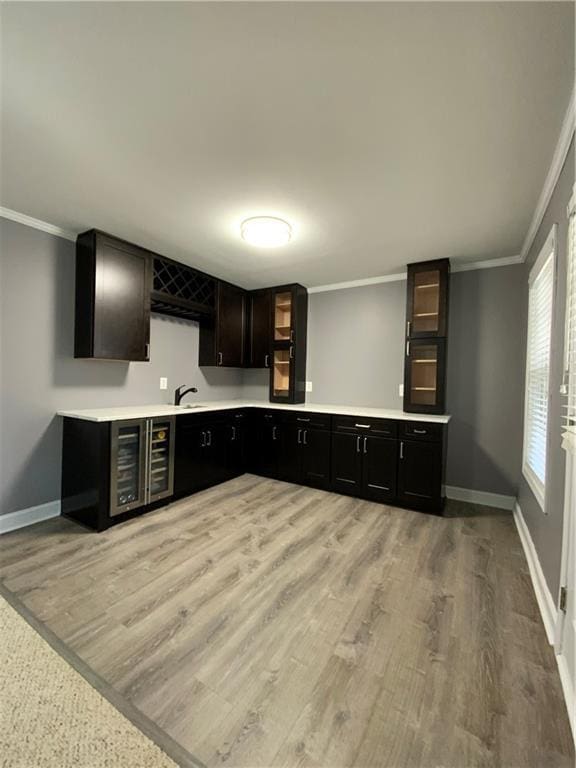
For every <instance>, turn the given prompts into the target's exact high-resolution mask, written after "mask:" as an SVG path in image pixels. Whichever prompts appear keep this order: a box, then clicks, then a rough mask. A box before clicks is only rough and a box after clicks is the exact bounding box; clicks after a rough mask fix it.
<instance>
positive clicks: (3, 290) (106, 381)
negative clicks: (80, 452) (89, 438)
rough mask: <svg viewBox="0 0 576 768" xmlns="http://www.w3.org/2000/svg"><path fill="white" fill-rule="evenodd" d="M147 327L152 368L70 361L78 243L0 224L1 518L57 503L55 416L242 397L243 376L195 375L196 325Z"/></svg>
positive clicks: (157, 321) (164, 322)
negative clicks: (176, 395)
mask: <svg viewBox="0 0 576 768" xmlns="http://www.w3.org/2000/svg"><path fill="white" fill-rule="evenodd" d="M151 325H152V327H151V339H150V341H151V344H150V349H151V359H150V363H131V364H128V363H118V362H103V361H96V360H87V361H82V360H74V358H73V349H74V346H73V329H74V243H72V242H69V241H67V240H63V239H61V238H58V237H54V236H52V235H48V234H45V233H43V232H39V231H37V230H35V229H30V228H29V227H25V226H22V225H21V224H16V223H15V222H12V221H7V220H5V219H0V385H1V386H0V514H6V513H8V512H12V511H15V510H18V509H24V508H26V507H30V506H36V505H37V504H43V503H45V502H48V501H53V500H54V499H58V498H59V496H60V427H61V425H60V419H58V418H56V417H55V416H54V413H55V412H56V411H57V410H59V409H63V408H94V407H99V406H112V405H128V404H132V405H140V404H146V403H163V402H170V399H171V397H172V390H173V389H174V388H175V387H176V386H178V385H179V384H183V383H188V384H194V385H196V386H197V387H198V390H199V392H198V395H195V397H197V398H200V399H211V400H213V399H228V398H235V397H241V396H242V372H241V371H237V370H228V371H225V370H218V369H203V370H200V369H199V368H198V365H197V360H198V326H197V325H196V324H195V323H188V322H185V321H179V320H171V319H167V318H162V317H161V316H156V315H153V317H152V324H151ZM160 376H167V377H168V386H169V389H168V391H166V392H164V391H160V389H159V378H160Z"/></svg>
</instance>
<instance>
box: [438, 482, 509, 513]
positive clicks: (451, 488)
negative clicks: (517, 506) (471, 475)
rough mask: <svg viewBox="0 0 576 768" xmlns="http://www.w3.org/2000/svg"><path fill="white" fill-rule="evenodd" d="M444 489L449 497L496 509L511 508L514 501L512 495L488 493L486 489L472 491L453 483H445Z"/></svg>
mask: <svg viewBox="0 0 576 768" xmlns="http://www.w3.org/2000/svg"><path fill="white" fill-rule="evenodd" d="M444 490H445V493H446V496H447V498H449V499H454V500H455V501H468V502H470V503H471V504H483V505H484V506H486V507H496V509H509V510H512V509H514V503H515V501H516V498H515V497H514V496H504V495H503V494H501V493H488V491H474V490H472V488H458V487H457V486H455V485H447V486H445V488H444Z"/></svg>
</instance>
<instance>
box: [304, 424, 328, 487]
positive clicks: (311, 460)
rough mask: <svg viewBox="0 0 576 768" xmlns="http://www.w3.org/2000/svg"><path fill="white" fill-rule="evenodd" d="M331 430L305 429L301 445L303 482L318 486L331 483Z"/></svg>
mask: <svg viewBox="0 0 576 768" xmlns="http://www.w3.org/2000/svg"><path fill="white" fill-rule="evenodd" d="M330 443H331V440H330V432H325V431H321V430H318V429H304V431H303V433H302V445H301V455H302V461H301V482H303V483H305V484H306V485H314V486H317V487H318V488H327V487H328V486H329V484H330Z"/></svg>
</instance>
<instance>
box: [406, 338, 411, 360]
mask: <svg viewBox="0 0 576 768" xmlns="http://www.w3.org/2000/svg"><path fill="white" fill-rule="evenodd" d="M406 357H410V342H409V341H407V342H406Z"/></svg>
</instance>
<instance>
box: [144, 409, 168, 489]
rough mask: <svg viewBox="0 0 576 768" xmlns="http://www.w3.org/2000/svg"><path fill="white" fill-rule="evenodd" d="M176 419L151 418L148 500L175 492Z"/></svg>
mask: <svg viewBox="0 0 576 768" xmlns="http://www.w3.org/2000/svg"><path fill="white" fill-rule="evenodd" d="M174 425H175V419H174V417H173V416H171V417H167V418H154V419H150V423H149V426H148V441H149V458H148V502H151V501H157V500H158V499H163V498H165V497H166V496H172V494H173V492H174V462H173V460H172V457H173V455H174V435H175V429H174Z"/></svg>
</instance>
